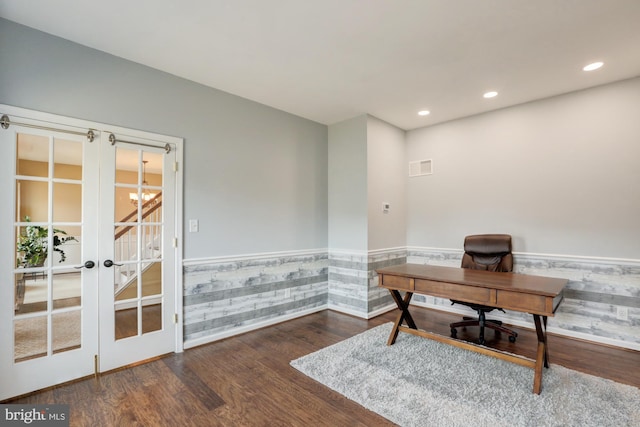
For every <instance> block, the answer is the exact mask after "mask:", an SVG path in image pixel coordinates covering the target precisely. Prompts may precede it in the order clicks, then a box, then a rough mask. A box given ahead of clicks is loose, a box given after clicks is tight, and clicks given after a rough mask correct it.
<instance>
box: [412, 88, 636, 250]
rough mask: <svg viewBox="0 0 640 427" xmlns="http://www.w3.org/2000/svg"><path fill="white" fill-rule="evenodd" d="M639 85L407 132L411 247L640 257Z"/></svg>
mask: <svg viewBox="0 0 640 427" xmlns="http://www.w3.org/2000/svg"><path fill="white" fill-rule="evenodd" d="M639 138H640V78H636V79H631V80H626V81H621V82H618V83H614V84H610V85H606V86H600V87H596V88H592V89H589V90H584V91H580V92H574V93H571V94H568V95H563V96H557V97H554V98H549V99H545V100H541V101H537V102H531V103H528V104H523V105H520V106H516V107H513V108H508V109H504V110H500V111H496V112H492V113H487V114H483V115H478V116H474V117H469V118H465V119H462V120H456V121H452V122H448V123H444V124H441V125H437V126H433V127H429V128H422V129H418V130H414V131H410V132H407V161H411V160H421V159H428V158H431V159H433V170H434V173H433V175H430V176H423V177H418V178H409V179H408V197H407V199H408V208H407V209H408V220H407V222H408V225H407V236H408V237H407V240H408V242H407V243H408V245H409V246H422V247H433V248H460V247H461V244H462V241H463V237H464V236H465V235H466V234H473V233H485V232H489V233H493V232H496V233H502V232H504V233H510V234H512V235H513V236H514V239H515V241H514V250H515V251H519V252H528V253H546V254H562V255H581V256H591V257H613V258H629V259H640V221H639V219H640V167H639V163H638V161H639V159H640V139H639Z"/></svg>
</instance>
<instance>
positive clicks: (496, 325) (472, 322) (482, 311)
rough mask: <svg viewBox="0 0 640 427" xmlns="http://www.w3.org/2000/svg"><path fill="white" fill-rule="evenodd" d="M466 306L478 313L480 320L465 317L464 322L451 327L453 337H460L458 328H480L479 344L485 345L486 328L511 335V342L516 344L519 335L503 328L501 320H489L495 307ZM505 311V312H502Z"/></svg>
mask: <svg viewBox="0 0 640 427" xmlns="http://www.w3.org/2000/svg"><path fill="white" fill-rule="evenodd" d="M453 303H458V301H453ZM465 305H467V306H469V307H471V308H472V309H473V310H475V311H476V312H477V313H478V318H477V319H474V318H472V317H466V316H465V317H463V318H462V322H455V323H451V324H450V325H449V327H450V328H451V337H452V338H456V337H457V335H458V330H457V329H456V328H463V329H464V328H466V327H467V326H479V327H480V335H479V338H478V342H479V343H480V345H484V344H485V339H484V328H489V329H493V330H494V331H496V332H497V333H499V332H504V333H505V334H508V335H509V342H512V343H514V342H516V338H517V337H518V333H517V332H515V331H512V330H511V329H508V328H505V327H504V326H502V322H501V321H500V320H494V319H487V318H486V313H488V312H490V311H493V310H495V307H489V306H486V305H471V304H469V303H465ZM498 310H500V309H498ZM501 311H504V310H501Z"/></svg>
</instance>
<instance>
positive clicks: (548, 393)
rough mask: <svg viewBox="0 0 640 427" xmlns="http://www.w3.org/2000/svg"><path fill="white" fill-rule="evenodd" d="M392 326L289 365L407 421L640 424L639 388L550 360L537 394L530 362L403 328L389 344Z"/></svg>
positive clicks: (598, 425)
mask: <svg viewBox="0 0 640 427" xmlns="http://www.w3.org/2000/svg"><path fill="white" fill-rule="evenodd" d="M391 327H392V324H391V323H388V324H385V325H381V326H378V327H376V328H373V329H370V330H368V331H366V332H364V333H362V334H359V335H356V336H355V337H352V338H349V339H347V340H345V341H342V342H340V343H337V344H334V345H332V346H330V347H327V348H324V349H322V350H319V351H317V352H315V353H312V354H309V355H307V356H304V357H301V358H300V359H296V360H294V361H292V362H291V365H292V366H293V367H294V368H296V369H298V370H299V371H301V372H302V373H304V374H305V375H307V376H309V377H311V378H313V379H315V380H316V381H318V382H320V383H322V384H324V385H326V386H327V387H330V388H331V389H333V390H335V391H337V392H339V393H341V394H343V395H344V396H346V397H347V398H349V399H351V400H353V401H355V402H357V403H359V404H360V405H362V406H364V407H365V408H367V409H369V410H371V411H373V412H376V413H378V414H380V415H382V416H383V417H385V418H387V419H389V420H391V421H393V422H394V423H396V424H399V425H401V426H447V427H449V426H465V427H466V426H474V427H480V426H492V427H497V426H509V427H511V426H527V427H528V426H531V427H534V426H535V427H538V426H563V427H565V426H579V427H587V426H594V427H604V426H612V427H613V426H616V427H620V426H635V427H638V426H640V389H638V388H636V387H631V386H628V385H624V384H619V383H616V382H613V381H610V380H606V379H602V378H598V377H595V376H592V375H587V374H583V373H580V372H576V371H572V370H570V369H566V368H564V367H562V366H558V365H554V364H553V359H551V362H552V364H551V367H550V368H549V369H544V372H543V382H542V393H541V394H540V395H536V394H533V393H532V388H533V370H532V369H530V368H526V367H523V366H519V365H515V364H513V363H509V362H505V361H502V360H499V359H496V358H493V357H489V356H485V355H482V354H478V353H474V352H471V351H468V350H464V349H460V348H457V347H453V346H450V345H446V344H442V343H439V342H436V341H433V340H429V339H425V338H421V337H417V336H414V335H410V334H406V333H402V332H401V333H400V335H399V336H398V339H397V341H396V343H395V344H394V345H392V346H387V345H386V342H387V338H388V336H389V333H390V331H391ZM551 357H553V350H552V349H551ZM583 357H589V354H584V355H583ZM629 368H630V369H638V367H637V366H636V367H629Z"/></svg>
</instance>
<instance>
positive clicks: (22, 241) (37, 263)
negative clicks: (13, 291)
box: [16, 216, 78, 268]
mask: <svg viewBox="0 0 640 427" xmlns="http://www.w3.org/2000/svg"><path fill="white" fill-rule="evenodd" d="M24 220H25V222H31V219H30V218H29V217H28V216H25V217H24ZM61 236H62V237H61ZM48 237H49V228H48V227H42V226H39V225H27V226H26V227H25V228H24V230H23V231H22V233H20V236H18V244H17V246H16V248H17V250H18V252H19V253H20V254H22V257H18V265H22V266H23V267H25V268H30V267H42V266H43V265H44V262H45V261H46V260H47V256H48V255H49V239H48ZM71 240H75V241H76V242H77V241H78V240H77V239H76V238H75V237H73V236H68V235H67V233H66V232H65V231H64V230H59V229H57V228H54V229H53V250H54V251H55V252H58V253H59V254H60V262H63V261H64V260H66V259H67V256H66V254H65V253H64V251H63V250H62V249H61V248H59V247H58V246H60V245H62V244H64V243H67V242H68V241H71Z"/></svg>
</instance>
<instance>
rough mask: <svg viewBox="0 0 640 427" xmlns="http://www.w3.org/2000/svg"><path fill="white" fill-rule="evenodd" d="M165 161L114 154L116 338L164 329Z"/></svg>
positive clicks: (137, 154) (157, 156)
mask: <svg viewBox="0 0 640 427" xmlns="http://www.w3.org/2000/svg"><path fill="white" fill-rule="evenodd" d="M162 168H163V155H162V154H160V153H150V152H145V151H142V150H135V149H130V148H116V182H115V216H114V225H115V227H114V258H115V264H114V267H115V273H114V275H115V277H114V299H115V303H114V318H115V328H114V334H115V335H114V338H115V339H116V340H118V339H122V338H127V337H131V336H137V335H142V334H146V333H149V332H153V331H157V330H159V329H161V327H162V316H161V314H162V303H163V302H162V294H163V287H162V260H163V258H162V240H163V234H162V231H163V215H162V184H163V170H162Z"/></svg>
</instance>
